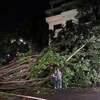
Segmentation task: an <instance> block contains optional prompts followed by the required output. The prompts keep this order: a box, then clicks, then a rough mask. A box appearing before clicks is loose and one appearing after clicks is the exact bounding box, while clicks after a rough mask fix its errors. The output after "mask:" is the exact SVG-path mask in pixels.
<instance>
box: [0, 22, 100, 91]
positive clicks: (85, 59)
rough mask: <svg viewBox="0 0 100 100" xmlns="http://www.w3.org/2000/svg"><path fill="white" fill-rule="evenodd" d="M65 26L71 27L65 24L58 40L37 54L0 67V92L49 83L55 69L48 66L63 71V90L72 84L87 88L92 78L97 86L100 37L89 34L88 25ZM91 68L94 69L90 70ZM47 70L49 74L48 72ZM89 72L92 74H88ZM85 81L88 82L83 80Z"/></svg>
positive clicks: (72, 24)
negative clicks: (84, 85) (86, 85)
mask: <svg viewBox="0 0 100 100" xmlns="http://www.w3.org/2000/svg"><path fill="white" fill-rule="evenodd" d="M68 23H71V24H68V25H67V23H66V27H65V28H63V29H62V30H61V32H60V33H59V34H58V37H57V39H56V40H53V42H52V43H51V45H50V46H48V47H45V48H44V49H43V50H42V51H41V52H40V53H38V54H35V55H31V56H28V57H24V58H22V59H20V58H19V60H17V61H14V62H12V63H11V64H9V65H7V66H3V67H1V68H0V90H13V89H19V88H27V87H29V86H36V85H43V84H44V83H46V82H48V81H50V79H51V76H52V73H53V71H54V69H55V68H53V69H52V68H51V67H50V65H57V67H59V68H60V69H61V70H62V71H63V73H64V75H63V76H64V83H65V87H66V86H67V85H70V84H71V83H75V84H79V83H80V84H82V83H83V84H85V83H86V84H89V85H90V83H89V82H91V81H90V80H91V78H92V77H93V79H92V81H93V82H96V81H97V80H98V78H99V77H98V78H97V79H95V77H96V76H95V75H98V73H97V72H96V74H93V73H94V70H95V71H96V68H97V69H99V66H100V65H99V64H100V63H99V61H97V60H96V61H97V62H95V61H94V60H93V59H98V60H100V59H99V56H100V52H99V50H100V37H99V36H98V35H97V36H95V35H94V34H92V33H91V31H90V30H95V27H93V28H91V29H90V28H89V27H88V26H87V25H77V24H74V23H72V21H70V22H68ZM69 26H70V27H69ZM98 30H99V27H98ZM96 31H97V29H96ZM98 32H99V31H98ZM94 50H95V51H96V52H94ZM48 52H49V54H48ZM93 54H94V55H93ZM71 58H73V59H71ZM67 62H69V63H67ZM92 64H93V66H94V67H95V69H94V67H90V66H91V65H92ZM48 68H49V70H47V69H48ZM78 68H79V69H78ZM90 69H93V70H92V71H90ZM45 72H46V74H45ZM83 72H84V73H83ZM68 75H69V76H70V77H69V76H68ZM91 75H94V76H91ZM85 77H89V78H86V79H87V80H83V78H85ZM66 79H67V80H66ZM73 79H74V80H73ZM77 79H80V80H77ZM66 83H67V85H66Z"/></svg>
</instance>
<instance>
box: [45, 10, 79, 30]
mask: <svg viewBox="0 0 100 100" xmlns="http://www.w3.org/2000/svg"><path fill="white" fill-rule="evenodd" d="M76 14H77V11H76V9H74V10H70V11H65V12H62V13H61V14H59V15H55V16H50V17H47V18H46V22H47V23H48V24H49V29H51V30H54V25H57V24H62V25H65V23H66V21H68V20H71V19H72V20H76V19H75V15H76Z"/></svg>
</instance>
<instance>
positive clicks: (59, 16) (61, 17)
mask: <svg viewBox="0 0 100 100" xmlns="http://www.w3.org/2000/svg"><path fill="white" fill-rule="evenodd" d="M49 4H50V6H51V8H50V9H48V10H46V14H47V15H48V17H46V22H47V23H48V24H49V30H54V31H55V36H54V37H57V34H58V32H59V31H60V30H61V28H62V26H65V24H66V21H68V20H74V21H77V20H76V19H75V15H76V14H77V10H76V4H77V2H75V1H74V0H51V1H50V3H49Z"/></svg>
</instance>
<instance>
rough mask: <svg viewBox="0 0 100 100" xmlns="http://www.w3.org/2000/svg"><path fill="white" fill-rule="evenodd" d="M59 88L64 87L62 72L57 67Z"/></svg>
mask: <svg viewBox="0 0 100 100" xmlns="http://www.w3.org/2000/svg"><path fill="white" fill-rule="evenodd" d="M57 80H58V82H57V88H58V89H61V88H62V72H61V71H60V70H59V68H58V69H57Z"/></svg>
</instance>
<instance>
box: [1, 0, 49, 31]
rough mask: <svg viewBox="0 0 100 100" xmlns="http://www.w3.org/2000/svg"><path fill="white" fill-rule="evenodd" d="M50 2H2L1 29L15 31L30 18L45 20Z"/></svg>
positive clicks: (28, 0) (8, 0)
mask: <svg viewBox="0 0 100 100" xmlns="http://www.w3.org/2000/svg"><path fill="white" fill-rule="evenodd" d="M49 1H50V0H0V28H2V29H4V30H9V31H14V30H15V29H16V27H18V25H19V24H20V23H22V22H23V21H24V19H25V18H27V17H28V16H33V17H40V18H45V17H46V14H45V10H46V9H49V8H50V6H49Z"/></svg>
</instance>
